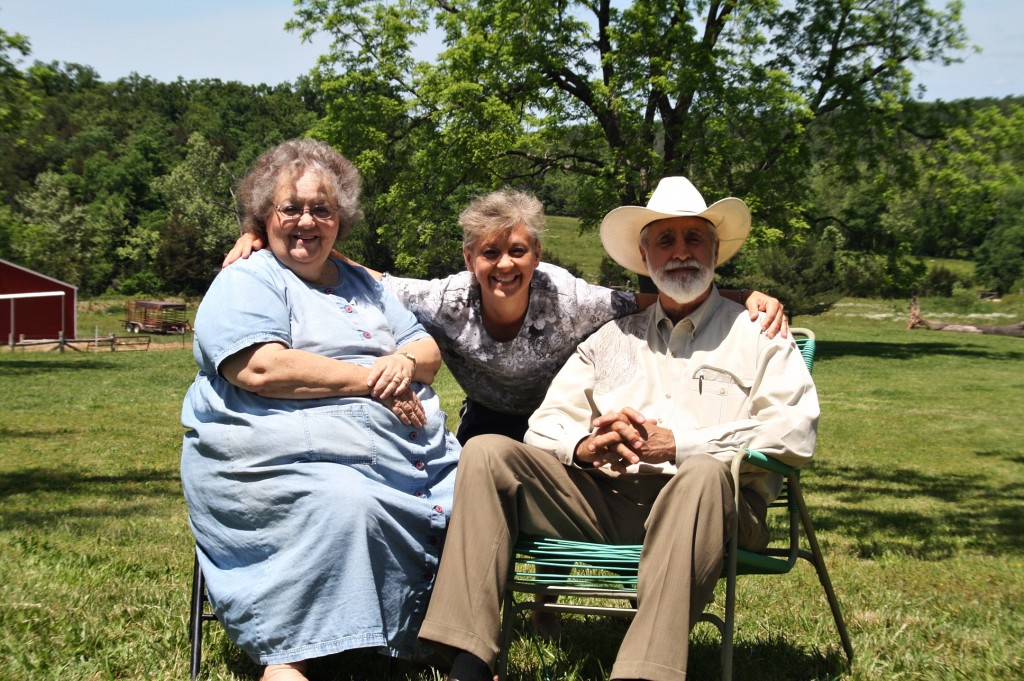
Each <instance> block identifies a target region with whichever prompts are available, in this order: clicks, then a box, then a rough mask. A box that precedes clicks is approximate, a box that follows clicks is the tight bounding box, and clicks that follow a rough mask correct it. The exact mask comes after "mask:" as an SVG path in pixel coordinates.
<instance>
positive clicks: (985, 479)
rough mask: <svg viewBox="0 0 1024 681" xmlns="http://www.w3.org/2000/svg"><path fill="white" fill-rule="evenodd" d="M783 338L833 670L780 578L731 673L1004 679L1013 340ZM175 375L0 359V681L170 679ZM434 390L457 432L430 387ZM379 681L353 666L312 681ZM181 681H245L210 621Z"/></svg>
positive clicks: (575, 666) (1015, 442) (528, 652)
mask: <svg viewBox="0 0 1024 681" xmlns="http://www.w3.org/2000/svg"><path fill="white" fill-rule="evenodd" d="M926 303H927V301H926ZM1008 305H1010V307H1008V308H1006V307H1004V308H999V310H1000V312H999V313H1000V314H1007V315H1010V316H1013V315H1016V316H1017V317H1016V318H1017V319H1018V320H1019V319H1021V318H1024V315H1021V310H1020V301H1015V302H1014V301H1010V302H1009V303H1008ZM991 309H995V308H991ZM931 310H933V308H932V307H931V306H930V303H927V304H926V305H925V306H924V308H923V310H922V312H923V314H924V316H926V317H928V316H932V315H931V313H930V311H931ZM795 323H796V324H799V325H804V326H810V327H811V328H813V329H814V330H815V331H816V332H817V335H818V340H819V345H818V347H819V354H818V361H817V363H816V365H815V378H816V381H817V384H818V386H819V391H820V394H821V399H822V407H823V415H822V419H821V427H820V433H819V444H818V448H817V455H816V460H815V462H814V463H813V464H812V465H811V467H810V468H809V469H808V470H807V472H806V474H805V477H804V484H805V487H806V491H807V493H808V499H809V503H810V504H811V506H812V508H813V509H814V515H815V520H816V524H817V527H818V530H819V539H820V540H821V542H822V544H823V546H824V550H825V552H826V556H827V560H828V564H829V569H830V571H831V574H832V579H833V582H834V583H835V587H836V590H837V592H838V594H839V598H840V600H841V601H842V604H843V607H844V611H845V615H846V618H847V623H848V625H849V627H850V630H851V635H852V637H853V642H854V646H855V648H856V654H857V657H856V659H855V662H854V666H853V669H852V671H851V672H846V671H845V670H844V668H843V665H842V658H841V651H840V649H839V647H838V639H837V637H836V635H835V632H834V630H833V625H832V622H831V618H830V616H829V614H828V610H827V607H826V605H825V602H824V599H823V598H822V597H821V594H820V588H819V587H818V585H817V583H816V580H815V577H814V575H813V570H811V569H809V568H808V567H807V566H806V565H801V566H798V568H797V569H796V570H795V572H794V574H792V575H790V576H787V577H784V578H765V577H748V578H744V579H742V580H741V582H740V588H739V604H740V606H739V608H740V609H739V612H740V617H739V620H738V629H737V638H736V646H737V648H736V658H735V666H736V672H735V678H736V679H737V680H738V681H742V680H748V679H750V680H753V679H759V680H768V681H771V680H780V681H781V680H783V679H852V680H863V681H868V680H871V681H874V680H876V679H920V680H922V681H923V680H932V679H968V678H969V679H1016V678H1024V661H1022V651H1024V647H1022V646H1021V644H1020V641H1021V640H1022V639H1024V533H1022V531H1021V528H1022V526H1024V484H1022V483H1024V444H1022V442H1024V425H1022V420H1021V417H1020V412H1021V405H1022V404H1024V399H1022V398H1024V339H1020V338H1008V337H1000V336H982V335H974V334H965V333H948V332H935V331H924V330H917V331H908V330H906V329H905V323H906V311H905V303H895V302H881V301H866V300H846V301H843V303H842V304H841V305H839V306H837V307H836V308H835V309H834V310H832V311H830V312H829V313H827V314H825V315H822V316H821V317H816V318H803V319H796V320H795ZM997 323H998V322H997ZM1003 323H1008V322H1003ZM194 372H195V367H194V364H193V362H192V358H191V353H190V352H189V350H188V349H181V348H174V349H168V350H165V351H162V352H132V353H128V352H125V353H66V354H64V355H60V354H56V353H41V352H36V353H31V352H14V353H10V352H0V391H2V393H3V394H4V396H5V397H4V400H3V406H4V408H3V409H2V410H0V498H2V505H0V554H2V556H3V560H2V561H0V660H2V662H3V663H2V664H0V679H12V680H15V679H16V680H21V679H29V678H31V679H61V680H62V681H63V680H75V679H88V680H98V679H184V678H187V669H188V644H187V636H186V622H187V608H188V597H189V587H190V579H191V560H192V556H191V548H192V538H191V536H190V534H189V531H188V526H187V519H186V511H185V504H184V501H183V499H182V496H181V489H180V483H179V476H178V465H179V456H180V442H181V435H182V429H181V426H180V423H179V411H180V406H181V399H182V396H183V394H184V392H185V390H186V389H187V387H188V385H189V383H190V382H191V380H192V377H193V374H194ZM438 389H439V392H440V393H441V394H442V395H443V398H444V399H443V403H444V405H445V409H446V410H447V411H448V413H449V414H452V415H453V416H454V415H455V414H457V408H458V404H459V402H460V399H461V393H460V391H459V389H458V387H457V386H456V385H455V384H454V382H453V381H452V380H451V377H450V375H448V374H447V373H443V374H442V376H441V377H440V378H439V381H438ZM453 425H454V424H453ZM783 586H784V587H785V591H782V590H781V589H782V587H783ZM624 626H625V624H624V622H622V621H619V620H607V619H601V618H582V617H581V618H568V619H567V621H566V622H565V631H566V637H565V638H564V639H563V642H562V643H561V644H560V645H555V644H547V645H543V646H541V647H540V648H539V652H540V654H541V655H542V656H543V659H544V661H545V664H546V665H547V667H548V668H549V669H551V670H552V672H553V676H554V678H557V679H580V680H582V679H598V678H605V676H604V674H605V673H606V670H608V669H609V668H610V665H611V663H612V661H613V659H614V651H615V648H616V646H617V642H618V640H619V639H620V638H621V635H622V631H623V627H624ZM712 631H713V630H711V629H710V628H708V629H705V628H704V627H703V626H702V627H699V628H698V629H697V631H696V632H695V634H694V637H693V647H692V648H693V653H692V656H691V658H692V659H691V668H690V674H689V678H692V679H696V680H703V679H713V678H716V677H717V673H718V650H719V649H718V642H717V636H716V635H715V634H713V633H712ZM540 659H541V658H538V648H536V647H535V646H534V644H533V643H532V642H530V641H529V640H528V639H522V638H521V639H520V640H518V641H517V642H516V644H515V646H514V648H513V651H512V668H511V675H512V678H513V679H533V678H537V674H539V673H540V670H541V665H540V662H539V661H540ZM388 671H389V670H388V667H387V665H386V663H385V661H384V660H383V658H380V657H379V656H377V655H373V654H367V653H353V654H346V655H340V656H336V657H334V658H331V659H329V660H326V661H325V662H324V663H322V664H320V665H319V666H318V667H317V668H316V669H315V678H321V679H338V680H342V679H344V680H348V679H371V678H373V679H378V678H384V677H385V676H386V675H387V674H388ZM204 676H205V678H210V679H231V680H239V679H256V678H258V677H259V670H258V668H257V667H255V666H254V665H252V664H251V663H250V662H248V661H247V660H246V659H245V658H244V656H242V655H241V654H240V653H239V652H238V651H237V650H236V649H235V648H234V647H233V646H232V645H231V644H230V643H229V642H228V641H226V639H225V638H224V636H223V633H222V632H221V630H220V627H219V626H218V625H216V624H214V625H208V634H207V637H206V646H205V659H204ZM391 678H393V679H416V680H421V679H432V678H436V677H435V676H434V675H432V674H431V673H429V672H423V671H418V670H415V669H412V668H410V667H408V666H407V665H400V666H399V667H398V668H397V669H395V670H393V673H392V676H391Z"/></svg>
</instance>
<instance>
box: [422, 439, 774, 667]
mask: <svg viewBox="0 0 1024 681" xmlns="http://www.w3.org/2000/svg"><path fill="white" fill-rule="evenodd" d="M740 506H741V508H740V509H739V510H738V512H737V509H735V508H734V503H733V492H732V477H731V475H730V473H729V469H728V466H727V465H726V464H724V463H722V462H721V461H718V460H717V459H714V458H713V457H710V456H695V457H690V458H688V459H686V461H685V462H684V464H683V465H682V466H681V467H680V469H679V471H678V472H677V473H676V474H675V475H673V476H661V475H651V476H636V475H626V476H620V477H617V478H613V477H609V476H606V475H604V474H601V473H597V472H595V471H587V470H583V469H578V468H570V467H566V466H564V465H562V464H561V463H560V462H559V461H557V460H556V459H555V458H554V457H552V456H551V455H550V454H548V453H547V452H544V451H542V450H539V449H536V448H534V447H530V446H529V445H525V444H522V443H520V442H516V441H514V440H511V439H509V438H506V437H503V436H494V435H485V436H480V437H476V438H473V439H472V440H471V441H470V442H469V443H468V444H467V446H466V448H465V449H464V450H463V452H462V456H461V458H460V460H459V469H458V475H457V477H456V486H455V506H454V508H453V510H452V522H451V527H450V529H449V531H448V537H447V539H446V541H445V548H444V553H443V556H442V559H441V566H440V569H439V571H438V575H437V581H436V583H435V586H434V591H433V595H432V596H431V599H430V605H429V607H428V609H427V615H426V618H425V620H424V623H423V626H422V628H421V629H420V638H422V639H424V640H427V641H434V642H438V643H442V644H445V645H448V646H452V647H454V648H458V649H460V650H465V651H468V652H471V653H473V654H474V655H476V656H477V657H479V658H481V659H483V660H484V661H486V662H487V663H488V664H489V665H490V666H491V668H492V669H493V667H494V662H495V660H496V658H497V655H498V643H499V636H500V609H501V600H502V593H503V592H504V588H505V583H506V580H507V577H508V571H509V564H510V562H511V560H512V547H513V545H514V544H515V540H516V538H517V537H518V535H519V534H520V533H522V534H527V535H540V536H547V537H557V538H561V539H568V540H575V541H593V542H606V543H610V544H640V543H642V544H643V545H644V548H643V551H642V553H641V556H640V572H639V583H638V612H637V614H636V616H635V617H634V618H633V621H632V623H631V624H630V626H629V630H628V631H627V632H626V636H625V639H624V640H623V642H622V646H621V647H620V648H619V654H618V657H617V659H616V661H615V666H614V668H613V669H612V678H622V679H625V678H642V679H651V680H652V681H660V680H661V679H665V680H666V681H668V680H670V679H673V680H674V679H680V678H683V677H684V676H685V674H686V660H687V645H688V639H689V632H690V629H691V627H692V626H693V624H694V622H696V621H697V618H698V617H699V616H700V614H701V612H703V610H704V607H705V606H706V605H707V604H708V603H709V602H710V601H711V598H712V594H713V592H714V587H715V583H716V582H717V581H718V578H719V575H720V573H721V571H722V564H723V560H724V552H725V543H726V541H727V537H728V533H729V531H730V528H731V527H732V526H733V524H734V523H735V522H737V519H738V520H739V527H740V545H741V546H742V547H744V548H748V549H752V550H759V549H762V548H764V546H765V545H766V544H767V539H768V533H767V529H766V527H765V524H764V518H765V514H766V504H765V501H764V500H763V499H761V497H759V496H758V495H756V494H754V493H747V492H746V491H744V493H743V494H741V503H740Z"/></svg>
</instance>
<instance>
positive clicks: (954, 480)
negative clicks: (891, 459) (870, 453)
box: [804, 452, 1024, 560]
mask: <svg viewBox="0 0 1024 681" xmlns="http://www.w3.org/2000/svg"><path fill="white" fill-rule="evenodd" d="M986 455H987V456H1001V457H1004V458H1008V459H1010V460H1017V459H1019V458H1020V457H1019V456H1015V455H1013V454H1010V453H1009V452H1006V453H1003V452H998V453H987V454H986ZM815 471H816V472H815V473H814V474H813V475H811V476H807V477H806V478H805V481H804V482H805V489H806V491H808V492H811V491H813V493H814V494H818V495H825V496H827V497H829V498H832V499H835V500H837V501H839V502H841V504H842V505H843V506H845V508H814V507H813V505H812V508H811V516H812V518H813V520H814V524H815V527H816V528H817V529H819V530H822V531H830V532H834V533H836V534H838V535H840V536H841V537H845V538H848V539H849V540H850V541H852V542H854V544H855V545H856V546H857V550H856V552H857V554H858V555H859V557H862V558H875V557H878V556H880V555H884V554H900V555H908V556H911V557H914V558H918V559H921V560H941V559H945V558H949V557H950V556H952V555H953V554H955V553H957V552H959V551H962V550H964V549H965V548H967V549H970V550H974V551H979V552H983V553H986V554H989V555H993V556H1004V555H1020V553H1021V551H1024V534H1022V533H1021V532H1020V527H1021V526H1022V525H1024V489H1022V488H1021V487H1020V485H1019V484H1016V483H1015V482H1014V481H1011V480H999V481H997V480H994V479H993V478H992V477H991V476H989V475H984V474H982V473H972V472H969V471H968V472H963V473H948V472H943V473H934V474H933V473H928V472H926V471H921V470H917V469H911V468H892V467H888V466H872V465H857V466H843V465H833V464H824V463H815ZM901 500H907V501H906V502H905V503H901ZM921 502H923V503H921Z"/></svg>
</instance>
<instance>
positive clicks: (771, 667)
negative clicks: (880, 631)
mask: <svg viewBox="0 0 1024 681" xmlns="http://www.w3.org/2000/svg"><path fill="white" fill-rule="evenodd" d="M562 625H563V635H562V638H561V639H560V641H559V642H557V643H539V644H538V643H535V639H533V637H532V636H530V635H529V632H528V629H529V625H527V624H525V623H524V622H522V621H521V622H520V624H519V627H518V629H517V632H516V637H518V638H520V639H522V640H523V643H524V644H525V645H526V646H528V647H529V650H530V652H531V654H530V655H529V656H528V657H526V659H523V660H522V664H519V665H515V664H510V668H509V679H510V681H527V680H530V681H532V680H533V679H536V678H550V679H566V678H569V679H580V680H586V679H606V678H608V677H609V675H610V672H611V669H612V666H613V664H614V662H615V656H616V654H617V652H618V649H619V645H620V644H621V642H622V638H623V636H624V635H625V633H626V628H627V627H628V626H629V620H628V619H621V618H609V617H565V616H563V618H562ZM524 637H525V638H524ZM796 643H797V642H795V641H793V640H790V639H787V638H785V637H783V636H771V637H769V638H766V639H762V640H757V641H743V640H737V641H736V642H735V645H734V648H733V679H734V681H747V680H751V681H753V680H754V679H757V680H758V681H790V680H791V679H806V680H807V681H812V680H817V681H825V680H826V679H838V678H840V677H841V676H842V675H843V674H844V673H845V672H846V671H847V664H846V658H845V656H844V653H843V652H842V650H841V649H839V648H838V643H837V647H836V648H827V649H820V650H819V649H808V648H806V647H800V646H798V645H796ZM542 660H543V663H542ZM721 675H722V646H721V639H720V638H719V636H718V633H717V630H715V629H714V628H713V627H712V626H711V625H699V626H698V628H697V629H695V630H694V633H693V636H692V637H691V639H690V648H689V664H688V666H687V674H686V678H687V679H688V680H693V681H712V680H714V681H718V680H719V679H720V678H721Z"/></svg>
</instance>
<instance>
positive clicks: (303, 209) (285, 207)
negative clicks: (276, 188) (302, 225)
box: [277, 203, 338, 222]
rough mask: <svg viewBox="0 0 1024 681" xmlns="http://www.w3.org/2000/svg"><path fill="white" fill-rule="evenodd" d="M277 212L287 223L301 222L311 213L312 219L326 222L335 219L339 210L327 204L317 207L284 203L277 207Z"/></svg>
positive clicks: (317, 205) (319, 204)
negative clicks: (304, 216) (305, 215)
mask: <svg viewBox="0 0 1024 681" xmlns="http://www.w3.org/2000/svg"><path fill="white" fill-rule="evenodd" d="M277 212H278V213H279V214H280V215H281V217H282V218H283V219H284V221H286V222H291V221H293V220H300V219H302V216H303V215H304V214H306V213H309V215H310V217H311V218H313V219H314V220H317V221H320V222H326V221H328V220H330V219H331V218H333V217H334V214H335V213H337V212H338V209H337V208H335V207H334V206H328V205H327V204H326V203H318V204H316V205H315V206H296V205H295V204H294V203H282V204H281V205H280V206H277Z"/></svg>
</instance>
